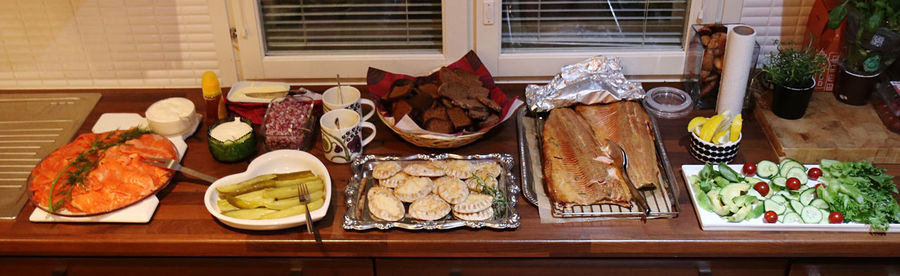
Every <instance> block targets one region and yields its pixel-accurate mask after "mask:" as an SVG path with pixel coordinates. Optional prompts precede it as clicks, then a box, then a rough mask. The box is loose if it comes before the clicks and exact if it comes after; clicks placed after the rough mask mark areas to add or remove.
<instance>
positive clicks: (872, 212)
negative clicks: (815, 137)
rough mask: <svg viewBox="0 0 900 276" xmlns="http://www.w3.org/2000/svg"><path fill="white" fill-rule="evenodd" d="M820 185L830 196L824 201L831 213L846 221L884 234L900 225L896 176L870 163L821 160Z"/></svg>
mask: <svg viewBox="0 0 900 276" xmlns="http://www.w3.org/2000/svg"><path fill="white" fill-rule="evenodd" d="M821 168H822V172H823V177H822V178H821V179H820V180H821V182H823V183H825V185H826V186H827V187H828V188H827V189H828V192H829V193H831V195H830V196H829V197H827V198H825V200H826V201H828V204H829V206H830V207H831V209H832V211H837V212H841V214H843V215H844V218H845V219H847V220H850V221H857V222H863V223H867V224H869V225H870V226H871V227H872V229H873V230H876V231H884V230H887V229H888V227H890V224H891V223H898V222H900V205H898V204H897V200H896V199H894V197H893V194H894V193H897V185H895V184H894V181H893V176H891V175H888V174H887V173H886V170H885V169H883V168H878V167H875V165H873V164H872V163H870V162H840V161H835V160H822V163H821Z"/></svg>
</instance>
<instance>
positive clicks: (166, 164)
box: [141, 157, 219, 183]
mask: <svg viewBox="0 0 900 276" xmlns="http://www.w3.org/2000/svg"><path fill="white" fill-rule="evenodd" d="M141 161H143V162H144V163H147V164H150V165H153V166H157V167H160V168H165V169H170V170H176V171H180V172H182V173H184V174H186V175H190V176H193V177H196V178H200V179H202V180H204V181H207V182H209V183H213V182H216V180H219V178H218V177H214V176H211V175H208V174H205V173H201V172H198V171H197V170H194V169H191V168H187V167H183V166H181V164H178V161H176V160H173V159H168V158H155V157H144V158H143V159H141Z"/></svg>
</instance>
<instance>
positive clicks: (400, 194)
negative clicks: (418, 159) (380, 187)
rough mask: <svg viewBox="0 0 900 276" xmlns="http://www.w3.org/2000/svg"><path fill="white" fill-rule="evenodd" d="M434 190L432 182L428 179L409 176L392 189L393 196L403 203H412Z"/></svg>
mask: <svg viewBox="0 0 900 276" xmlns="http://www.w3.org/2000/svg"><path fill="white" fill-rule="evenodd" d="M432 190H434V182H432V181H431V178H428V177H414V176H411V177H409V178H407V179H406V181H403V183H400V185H399V186H397V188H396V189H394V196H396V197H397V198H398V199H400V201H403V202H413V201H416V199H420V198H423V197H425V196H427V195H428V194H430V193H431V191H432Z"/></svg>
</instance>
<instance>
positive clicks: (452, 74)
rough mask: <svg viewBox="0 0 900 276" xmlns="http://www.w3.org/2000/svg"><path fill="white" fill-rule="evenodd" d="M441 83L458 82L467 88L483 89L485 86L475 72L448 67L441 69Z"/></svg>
mask: <svg viewBox="0 0 900 276" xmlns="http://www.w3.org/2000/svg"><path fill="white" fill-rule="evenodd" d="M439 74H440V75H439V76H440V79H441V83H448V82H457V83H462V84H464V85H466V86H475V87H481V86H482V85H483V84H482V83H481V80H479V77H478V75H477V74H475V73H474V72H469V71H466V70H462V69H450V68H447V67H441V71H440V73H439Z"/></svg>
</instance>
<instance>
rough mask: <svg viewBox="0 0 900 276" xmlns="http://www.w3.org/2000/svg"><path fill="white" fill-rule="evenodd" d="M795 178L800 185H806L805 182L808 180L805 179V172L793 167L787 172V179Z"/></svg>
mask: <svg viewBox="0 0 900 276" xmlns="http://www.w3.org/2000/svg"><path fill="white" fill-rule="evenodd" d="M791 177H796V178H797V180H800V185H806V182H808V181H809V180H808V179H807V177H806V170H804V169H801V168H798V167H794V168H791V170H790V171H788V174H787V178H791Z"/></svg>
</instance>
